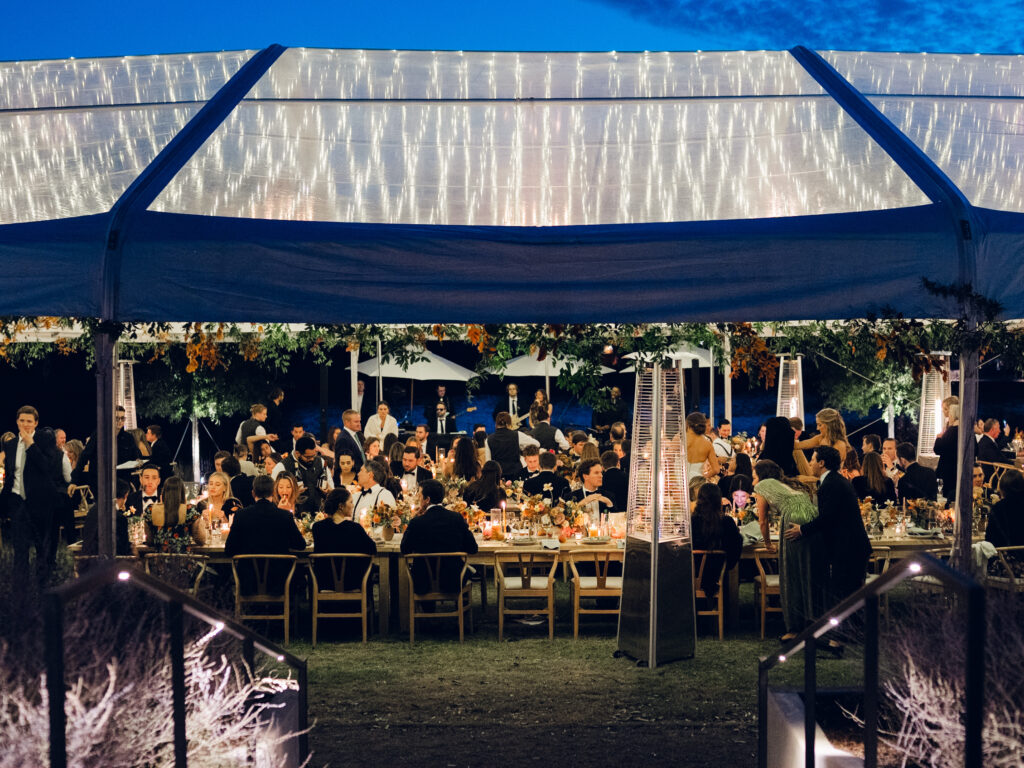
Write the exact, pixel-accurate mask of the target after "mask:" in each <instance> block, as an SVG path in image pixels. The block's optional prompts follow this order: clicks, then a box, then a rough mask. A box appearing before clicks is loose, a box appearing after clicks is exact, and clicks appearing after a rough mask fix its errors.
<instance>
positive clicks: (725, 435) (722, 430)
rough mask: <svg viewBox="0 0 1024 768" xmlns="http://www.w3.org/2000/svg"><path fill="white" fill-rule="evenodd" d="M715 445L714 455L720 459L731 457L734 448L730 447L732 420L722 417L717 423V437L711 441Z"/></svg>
mask: <svg viewBox="0 0 1024 768" xmlns="http://www.w3.org/2000/svg"><path fill="white" fill-rule="evenodd" d="M712 445H714V447H715V455H716V456H718V458H720V459H731V458H732V456H733V452H734V450H735V449H734V448H733V447H732V422H731V421H729V420H728V419H722V420H721V421H720V422H719V423H718V437H716V438H715V440H714V442H713V443H712Z"/></svg>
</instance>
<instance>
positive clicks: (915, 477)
mask: <svg viewBox="0 0 1024 768" xmlns="http://www.w3.org/2000/svg"><path fill="white" fill-rule="evenodd" d="M896 456H897V457H898V459H899V463H900V466H901V467H902V468H903V476H902V477H901V478H900V479H899V485H897V491H898V492H899V497H900V500H901V501H906V500H908V499H927V500H928V501H935V499H936V497H937V496H938V495H939V484H938V480H937V479H936V477H935V470H934V469H929V468H928V467H925V466H922V465H921V464H918V463H917V449H916V448H915V447H914V446H913V445H912V444H911V443H900V444H899V445H897V446H896Z"/></svg>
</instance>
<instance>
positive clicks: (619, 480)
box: [601, 451, 629, 512]
mask: <svg viewBox="0 0 1024 768" xmlns="http://www.w3.org/2000/svg"><path fill="white" fill-rule="evenodd" d="M601 466H603V467H604V479H603V480H602V481H601V493H603V494H604V495H605V496H607V497H608V498H609V499H611V500H612V511H613V512H625V511H626V501H627V500H628V498H629V477H628V476H627V475H626V473H625V472H623V471H622V470H621V469H620V468H619V457H618V454H616V453H615V451H605V452H604V453H602V454H601Z"/></svg>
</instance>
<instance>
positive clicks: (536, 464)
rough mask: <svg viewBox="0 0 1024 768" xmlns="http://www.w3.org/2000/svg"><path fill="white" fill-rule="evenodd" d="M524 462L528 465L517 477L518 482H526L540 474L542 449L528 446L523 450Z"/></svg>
mask: <svg viewBox="0 0 1024 768" xmlns="http://www.w3.org/2000/svg"><path fill="white" fill-rule="evenodd" d="M522 455H523V462H524V463H525V464H526V466H524V467H523V468H522V469H521V470H519V474H518V475H516V477H515V479H516V480H521V481H522V482H524V483H525V482H526V481H527V480H529V479H530V478H531V477H533V476H534V475H538V474H540V448H538V447H537V446H536V445H528V446H526V447H525V448H523V450H522Z"/></svg>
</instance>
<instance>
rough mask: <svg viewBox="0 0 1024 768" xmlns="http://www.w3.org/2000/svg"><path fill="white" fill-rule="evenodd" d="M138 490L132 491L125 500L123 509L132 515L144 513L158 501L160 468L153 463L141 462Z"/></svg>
mask: <svg viewBox="0 0 1024 768" xmlns="http://www.w3.org/2000/svg"><path fill="white" fill-rule="evenodd" d="M139 485H140V486H141V487H140V488H139V490H137V491H132V492H131V493H129V494H128V498H127V499H126V500H125V509H127V510H133V511H131V512H130V514H132V515H144V514H145V513H146V512H147V511H148V510H149V508H150V507H151V506H153V505H154V504H156V503H157V502H158V501H160V469H159V468H158V467H157V466H156V465H155V464H143V465H142V472H141V473H140V474H139Z"/></svg>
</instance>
